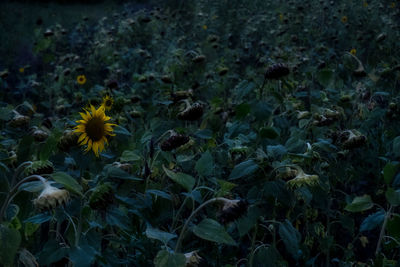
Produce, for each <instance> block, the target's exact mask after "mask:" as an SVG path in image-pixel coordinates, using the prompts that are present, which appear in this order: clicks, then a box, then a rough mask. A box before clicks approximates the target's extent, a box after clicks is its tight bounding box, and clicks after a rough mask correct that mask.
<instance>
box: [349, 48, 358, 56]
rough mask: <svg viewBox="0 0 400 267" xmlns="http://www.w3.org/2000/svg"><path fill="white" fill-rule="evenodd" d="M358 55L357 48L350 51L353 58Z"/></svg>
mask: <svg viewBox="0 0 400 267" xmlns="http://www.w3.org/2000/svg"><path fill="white" fill-rule="evenodd" d="M356 53H357V50H356V49H355V48H353V49H351V50H350V54H352V55H353V56H355V55H356Z"/></svg>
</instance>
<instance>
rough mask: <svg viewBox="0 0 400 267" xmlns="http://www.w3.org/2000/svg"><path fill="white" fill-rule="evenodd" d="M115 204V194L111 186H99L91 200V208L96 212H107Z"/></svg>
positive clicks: (106, 184)
mask: <svg viewBox="0 0 400 267" xmlns="http://www.w3.org/2000/svg"><path fill="white" fill-rule="evenodd" d="M112 202H114V193H113V189H112V187H111V185H110V184H108V183H105V184H101V185H97V186H96V187H95V188H94V190H93V192H92V194H91V195H90V198H89V206H90V207H91V208H92V209H95V210H103V211H104V210H106V209H107V207H108V206H109V205H110V204H111V203H112Z"/></svg>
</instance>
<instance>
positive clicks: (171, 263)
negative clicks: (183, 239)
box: [154, 250, 186, 267]
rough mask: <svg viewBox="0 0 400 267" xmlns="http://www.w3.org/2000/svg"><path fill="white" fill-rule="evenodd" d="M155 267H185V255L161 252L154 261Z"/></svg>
mask: <svg viewBox="0 0 400 267" xmlns="http://www.w3.org/2000/svg"><path fill="white" fill-rule="evenodd" d="M154 265H155V267H185V266H186V257H185V255H184V254H183V253H174V252H168V251H166V250H160V251H159V252H158V253H157V256H156V258H155V259H154Z"/></svg>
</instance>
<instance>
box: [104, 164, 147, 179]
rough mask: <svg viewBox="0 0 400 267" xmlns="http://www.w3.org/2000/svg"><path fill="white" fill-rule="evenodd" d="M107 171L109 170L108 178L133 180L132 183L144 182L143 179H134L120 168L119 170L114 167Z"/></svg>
mask: <svg viewBox="0 0 400 267" xmlns="http://www.w3.org/2000/svg"><path fill="white" fill-rule="evenodd" d="M106 170H107V177H110V178H117V179H123V180H132V181H142V180H143V179H142V178H138V177H133V176H132V175H130V174H129V173H127V172H126V171H124V170H121V169H120V168H117V167H114V166H109V167H108V168H107V169H106Z"/></svg>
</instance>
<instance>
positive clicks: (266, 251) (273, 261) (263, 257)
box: [253, 246, 280, 267]
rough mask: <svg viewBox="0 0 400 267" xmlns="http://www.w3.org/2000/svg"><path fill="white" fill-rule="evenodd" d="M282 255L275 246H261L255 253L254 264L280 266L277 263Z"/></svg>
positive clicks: (255, 266)
mask: <svg viewBox="0 0 400 267" xmlns="http://www.w3.org/2000/svg"><path fill="white" fill-rule="evenodd" d="M279 258H280V255H279V252H278V251H277V250H276V248H274V247H273V246H270V247H261V248H260V249H258V250H257V252H256V253H255V254H254V259H253V266H254V267H263V266H280V265H279V264H277V261H278V260H279Z"/></svg>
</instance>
